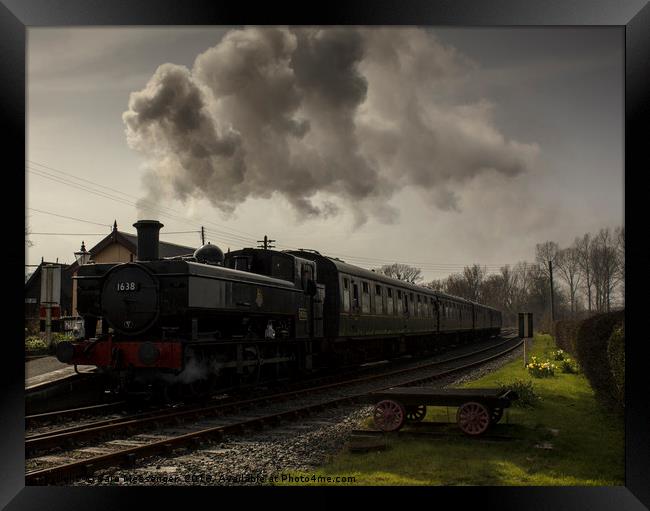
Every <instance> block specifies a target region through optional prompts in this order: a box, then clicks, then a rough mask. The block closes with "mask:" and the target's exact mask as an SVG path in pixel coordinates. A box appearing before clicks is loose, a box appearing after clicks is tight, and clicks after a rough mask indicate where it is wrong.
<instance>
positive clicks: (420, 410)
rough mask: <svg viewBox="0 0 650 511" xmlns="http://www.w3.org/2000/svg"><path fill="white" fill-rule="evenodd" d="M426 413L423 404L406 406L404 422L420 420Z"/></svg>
mask: <svg viewBox="0 0 650 511" xmlns="http://www.w3.org/2000/svg"><path fill="white" fill-rule="evenodd" d="M426 414H427V407H426V406H424V405H417V406H407V407H406V422H421V421H422V419H424V416H425V415H426Z"/></svg>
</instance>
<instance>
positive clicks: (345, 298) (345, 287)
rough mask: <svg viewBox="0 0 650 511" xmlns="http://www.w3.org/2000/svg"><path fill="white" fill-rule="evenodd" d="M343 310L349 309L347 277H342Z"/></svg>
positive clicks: (348, 283)
mask: <svg viewBox="0 0 650 511" xmlns="http://www.w3.org/2000/svg"><path fill="white" fill-rule="evenodd" d="M343 310H344V311H345V312H348V311H349V310H350V281H349V280H348V279H347V278H343Z"/></svg>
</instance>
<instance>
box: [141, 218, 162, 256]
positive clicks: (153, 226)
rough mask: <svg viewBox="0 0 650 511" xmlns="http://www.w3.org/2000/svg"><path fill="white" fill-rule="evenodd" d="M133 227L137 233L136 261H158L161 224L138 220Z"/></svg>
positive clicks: (155, 221) (153, 221)
mask: <svg viewBox="0 0 650 511" xmlns="http://www.w3.org/2000/svg"><path fill="white" fill-rule="evenodd" d="M133 227H135V228H136V229H137V231H138V255H137V258H138V261H154V260H155V259H158V240H159V234H160V232H159V231H160V228H161V227H164V226H163V224H161V223H160V222H159V221H158V220H138V221H137V222H136V223H134V224H133Z"/></svg>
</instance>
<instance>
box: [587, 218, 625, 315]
mask: <svg viewBox="0 0 650 511" xmlns="http://www.w3.org/2000/svg"><path fill="white" fill-rule="evenodd" d="M618 262H619V258H618V251H617V247H616V241H615V240H614V238H613V236H612V233H611V231H610V229H609V228H607V229H601V230H600V231H599V232H598V234H597V236H596V237H595V243H594V244H593V247H592V271H593V274H594V284H595V288H596V307H597V309H598V310H599V311H607V312H609V311H610V308H611V295H612V291H613V289H614V287H615V286H616V283H617V282H618Z"/></svg>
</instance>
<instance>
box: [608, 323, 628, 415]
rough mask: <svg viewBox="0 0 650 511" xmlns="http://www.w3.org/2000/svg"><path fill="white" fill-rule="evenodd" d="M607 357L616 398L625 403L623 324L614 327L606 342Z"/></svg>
mask: <svg viewBox="0 0 650 511" xmlns="http://www.w3.org/2000/svg"><path fill="white" fill-rule="evenodd" d="M607 357H608V358H609V366H610V368H611V370H612V376H613V378H614V384H615V385H616V392H617V397H618V399H619V401H620V402H621V403H625V322H623V324H622V325H620V326H616V327H614V331H613V332H612V335H611V336H610V337H609V340H608V341H607Z"/></svg>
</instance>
